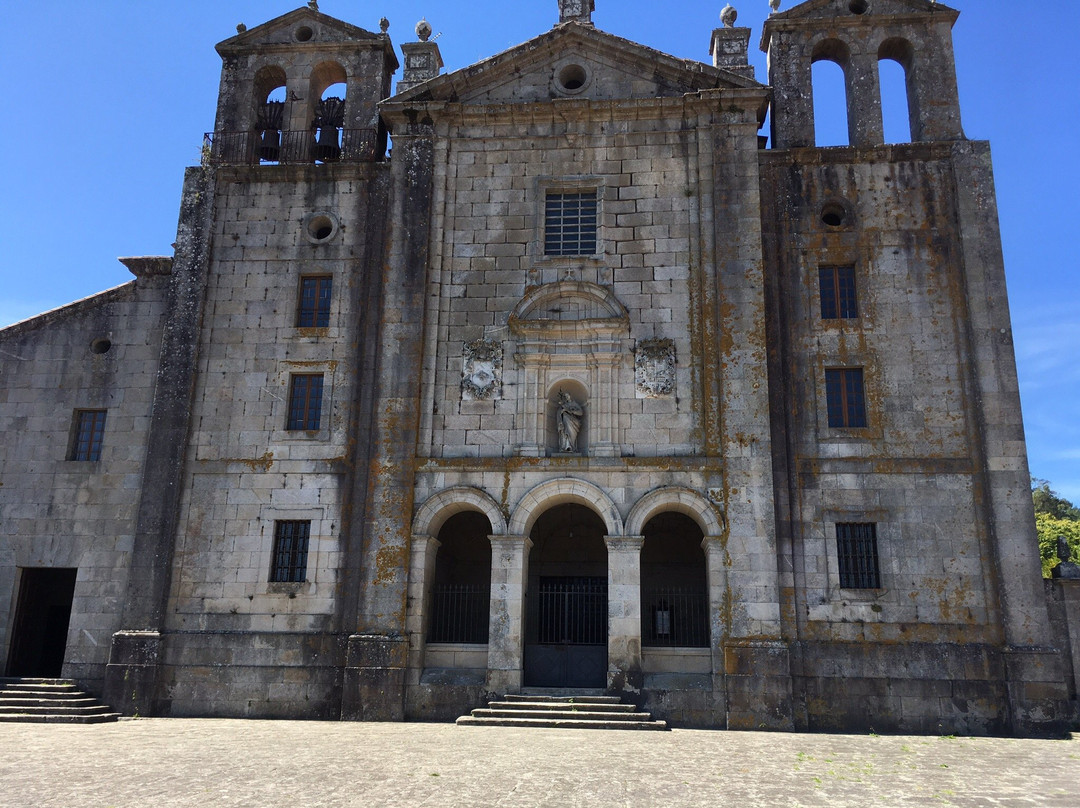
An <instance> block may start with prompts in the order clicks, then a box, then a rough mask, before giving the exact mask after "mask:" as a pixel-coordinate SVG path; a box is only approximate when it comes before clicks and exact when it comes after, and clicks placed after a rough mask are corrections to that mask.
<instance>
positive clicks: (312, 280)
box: [296, 275, 334, 328]
mask: <svg viewBox="0 0 1080 808" xmlns="http://www.w3.org/2000/svg"><path fill="white" fill-rule="evenodd" d="M333 286H334V279H333V278H332V277H331V276H329V275H310V276H304V277H302V278H301V279H300V305H299V306H298V307H297V311H296V327H297V328H327V327H329V325H330V301H331V300H332V298H333Z"/></svg>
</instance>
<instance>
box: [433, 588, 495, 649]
mask: <svg viewBox="0 0 1080 808" xmlns="http://www.w3.org/2000/svg"><path fill="white" fill-rule="evenodd" d="M490 596H491V588H490V587H488V586H483V585H480V584H447V585H445V586H437V587H435V588H434V590H433V591H432V593H431V623H430V625H429V627H428V642H458V643H486V642H487V641H488V608H489V601H490Z"/></svg>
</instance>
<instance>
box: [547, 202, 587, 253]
mask: <svg viewBox="0 0 1080 808" xmlns="http://www.w3.org/2000/svg"><path fill="white" fill-rule="evenodd" d="M595 254H596V189H595V188H594V189H593V190H591V191H581V192H575V193H551V192H549V193H548V194H547V203H546V206H545V209H544V255H595Z"/></svg>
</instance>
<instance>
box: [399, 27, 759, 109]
mask: <svg viewBox="0 0 1080 808" xmlns="http://www.w3.org/2000/svg"><path fill="white" fill-rule="evenodd" d="M574 68H580V69H581V70H580V72H575V70H574ZM564 71H569V72H566V73H564ZM575 85H577V86H575ZM717 88H733V89H761V88H763V85H761V84H759V83H758V82H756V81H754V80H753V79H748V78H745V77H743V76H740V75H738V74H736V73H732V72H730V71H727V70H722V69H719V68H715V67H712V66H711V65H707V64H705V63H703V62H695V61H692V60H687V59H678V58H676V57H674V56H669V55H668V54H666V53H661V52H660V51H657V50H653V49H652V48H647V47H645V46H643V45H639V44H637V43H634V42H631V41H629V40H627V39H623V38H622V37H617V36H615V35H613V34H609V33H606V32H604V31H598V30H596V28H594V27H593V26H591V25H584V24H581V23H577V22H569V23H563V24H561V25H557V26H555V27H554V28H553V29H552V30H551V31H548V32H546V33H544V34H541V35H540V36H538V37H536V38H534V39H531V40H529V41H528V42H525V43H523V44H521V45H518V46H516V47H513V48H510V49H509V50H507V51H504V52H503V53H500V54H498V55H496V56H492V57H491V58H489V59H485V60H484V61H482V62H477V63H476V64H474V65H471V66H470V67H466V68H463V69H461V70H457V71H455V72H453V73H447V74H446V75H443V76H438V77H436V78H434V79H431V80H430V81H427V82H424V83H423V84H420V85H418V86H416V87H413V88H412V89H410V90H407V91H406V92H404V93H401V94H399V95H396V96H394V97H393V99H392V100H394V101H436V102H437V101H446V102H454V103H462V104H478V105H479V104H514V103H534V102H538V101H550V100H552V99H555V98H582V99H590V100H616V99H634V98H662V97H679V96H682V95H685V94H687V93H693V92H698V91H701V90H711V89H717Z"/></svg>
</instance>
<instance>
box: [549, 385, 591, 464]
mask: <svg viewBox="0 0 1080 808" xmlns="http://www.w3.org/2000/svg"><path fill="white" fill-rule="evenodd" d="M584 419H585V408H584V407H582V406H581V405H580V404H578V403H577V402H576V401H574V399H572V398H570V394H569V393H567V392H566V391H565V390H560V391H559V405H558V409H557V410H556V412H555V420H556V422H557V425H558V427H559V451H560V452H576V451H577V450H578V434H579V433H580V432H581V423H582V421H584Z"/></svg>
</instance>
